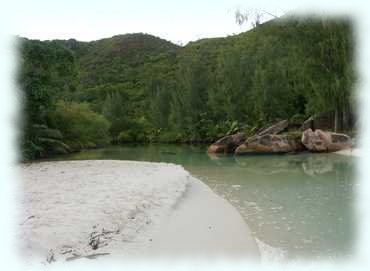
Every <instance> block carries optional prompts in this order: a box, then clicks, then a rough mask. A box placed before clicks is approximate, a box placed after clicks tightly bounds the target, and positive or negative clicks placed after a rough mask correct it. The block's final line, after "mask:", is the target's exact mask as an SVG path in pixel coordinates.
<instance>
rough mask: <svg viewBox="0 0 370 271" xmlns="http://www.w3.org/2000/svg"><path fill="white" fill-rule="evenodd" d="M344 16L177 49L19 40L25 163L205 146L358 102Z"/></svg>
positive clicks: (286, 23)
mask: <svg viewBox="0 0 370 271" xmlns="http://www.w3.org/2000/svg"><path fill="white" fill-rule="evenodd" d="M353 46H354V44H353V37H352V29H351V25H350V23H349V22H348V21H346V20H340V21H334V20H330V19H323V18H296V17H292V16H289V17H285V18H280V19H275V20H272V21H269V22H267V23H264V24H261V25H259V26H257V27H255V28H254V29H252V30H250V31H248V32H245V33H242V34H239V35H234V36H230V37H226V38H214V39H204V40H199V41H196V42H191V43H189V44H188V45H186V46H184V47H179V46H177V45H175V44H172V43H170V42H168V41H165V40H162V39H159V38H156V37H153V36H150V35H146V34H127V35H119V36H114V37H112V38H109V39H102V40H98V41H93V42H78V41H76V40H67V41H65V40H55V41H42V42H41V41H37V40H28V39H21V43H20V52H21V58H22V62H21V67H20V68H21V69H20V73H19V81H20V88H21V89H22V92H21V93H22V99H23V104H24V107H23V110H24V116H25V119H24V125H23V127H24V129H23V135H22V150H23V157H24V158H26V159H33V158H38V157H45V156H48V155H50V154H53V153H65V152H69V151H74V150H79V149H81V148H89V147H99V146H104V145H105V144H108V143H109V142H111V143H125V142H156V141H160V142H206V141H212V140H215V139H216V138H218V137H221V136H223V135H225V134H230V133H234V132H236V131H240V130H243V131H246V132H249V133H250V132H252V131H253V130H255V129H257V128H259V127H260V126H263V125H264V124H266V123H270V122H273V121H275V120H278V119H289V120H291V121H292V122H293V123H294V122H297V123H300V122H302V121H303V120H304V119H305V118H307V117H308V116H311V115H314V114H319V113H323V112H328V111H332V112H335V115H336V120H337V123H336V125H337V126H338V129H340V126H341V124H342V122H343V119H344V117H343V116H345V114H346V113H348V112H349V111H351V107H353V103H354V98H355V97H354V94H353V89H354V82H355V78H354V70H353Z"/></svg>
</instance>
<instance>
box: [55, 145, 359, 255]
mask: <svg viewBox="0 0 370 271" xmlns="http://www.w3.org/2000/svg"><path fill="white" fill-rule="evenodd" d="M56 159H58V160H68V159H120V160H139V161H140V160H141V161H156V162H169V163H175V164H181V165H183V166H184V167H185V168H186V169H187V170H188V171H190V172H191V173H192V174H193V175H195V176H196V177H198V178H200V179H201V180H202V181H204V182H206V183H207V184H208V185H209V186H210V187H211V188H212V189H213V190H214V191H215V192H216V193H218V194H219V195H221V196H223V197H225V198H226V199H228V200H229V201H230V202H231V203H232V204H233V205H234V206H235V207H236V208H237V209H238V210H239V212H240V213H241V215H242V216H243V217H244V218H245V220H246V221H247V223H248V225H249V227H250V228H251V230H252V232H253V234H254V236H255V237H256V238H257V239H258V240H260V241H262V242H263V243H265V244H267V245H268V246H271V247H274V248H276V249H277V250H280V251H284V252H285V254H286V257H287V258H289V259H296V258H300V259H302V258H303V259H313V258H328V257H341V256H346V255H349V254H350V253H351V248H352V240H353V239H354V238H353V237H354V236H353V235H354V218H353V208H352V206H353V199H354V193H353V186H354V177H355V176H354V164H355V158H353V157H345V156H340V155H336V154H299V155H272V156H267V155H264V156H241V157H234V156H225V155H223V156H211V157H209V156H208V155H207V154H206V147H205V146H188V145H184V146H181V145H161V144H159V145H147V146H124V147H112V148H107V149H102V150H93V151H86V152H81V153H78V154H74V155H69V156H61V157H58V158H56Z"/></svg>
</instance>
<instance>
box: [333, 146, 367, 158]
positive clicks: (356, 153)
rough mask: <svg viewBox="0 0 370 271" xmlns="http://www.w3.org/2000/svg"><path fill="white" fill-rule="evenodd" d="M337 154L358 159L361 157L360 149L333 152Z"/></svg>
mask: <svg viewBox="0 0 370 271" xmlns="http://www.w3.org/2000/svg"><path fill="white" fill-rule="evenodd" d="M335 153H337V154H341V155H347V156H356V157H360V156H362V152H361V150H360V149H356V148H355V149H345V150H341V151H337V152H335Z"/></svg>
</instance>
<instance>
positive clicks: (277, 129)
mask: <svg viewBox="0 0 370 271" xmlns="http://www.w3.org/2000/svg"><path fill="white" fill-rule="evenodd" d="M288 126H289V122H288V121H287V120H282V121H279V122H277V123H275V124H273V125H271V126H268V127H267V128H263V129H261V130H260V131H258V132H257V134H256V135H255V136H254V137H258V136H263V135H267V134H271V135H276V134H279V133H281V132H283V131H284V130H286V129H287V128H288ZM251 139H253V137H251Z"/></svg>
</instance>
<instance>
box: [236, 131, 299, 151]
mask: <svg viewBox="0 0 370 271" xmlns="http://www.w3.org/2000/svg"><path fill="white" fill-rule="evenodd" d="M300 148H301V146H300V142H297V141H296V140H292V139H289V138H288V137H287V136H285V135H273V134H265V135H262V136H254V137H253V138H249V139H248V140H247V141H246V142H245V143H243V144H242V145H240V146H239V147H238V148H236V150H235V154H274V153H276V154H278V153H281V154H282V153H290V152H296V151H297V150H299V149H300Z"/></svg>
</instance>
